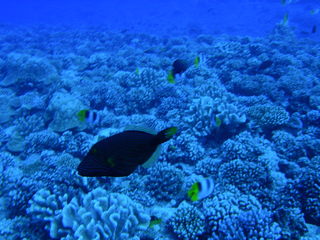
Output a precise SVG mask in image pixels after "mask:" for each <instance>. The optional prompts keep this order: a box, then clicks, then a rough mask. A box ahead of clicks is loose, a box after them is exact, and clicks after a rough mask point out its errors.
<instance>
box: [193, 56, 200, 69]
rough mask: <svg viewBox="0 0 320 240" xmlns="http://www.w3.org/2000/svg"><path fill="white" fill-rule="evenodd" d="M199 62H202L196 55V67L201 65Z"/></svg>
mask: <svg viewBox="0 0 320 240" xmlns="http://www.w3.org/2000/svg"><path fill="white" fill-rule="evenodd" d="M199 63H200V57H198V56H197V57H196V58H195V59H194V65H195V66H196V67H199Z"/></svg>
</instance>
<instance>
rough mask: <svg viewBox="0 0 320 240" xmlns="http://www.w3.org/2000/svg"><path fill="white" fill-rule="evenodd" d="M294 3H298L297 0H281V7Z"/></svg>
mask: <svg viewBox="0 0 320 240" xmlns="http://www.w3.org/2000/svg"><path fill="white" fill-rule="evenodd" d="M296 2H298V0H281V4H282V5H288V4H291V3H296Z"/></svg>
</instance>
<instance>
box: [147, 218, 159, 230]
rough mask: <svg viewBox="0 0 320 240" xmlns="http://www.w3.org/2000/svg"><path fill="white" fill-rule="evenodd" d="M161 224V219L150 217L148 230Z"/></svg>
mask: <svg viewBox="0 0 320 240" xmlns="http://www.w3.org/2000/svg"><path fill="white" fill-rule="evenodd" d="M161 223H162V219H161V218H157V217H155V216H151V219H150V224H149V228H152V227H154V226H156V225H159V224H161Z"/></svg>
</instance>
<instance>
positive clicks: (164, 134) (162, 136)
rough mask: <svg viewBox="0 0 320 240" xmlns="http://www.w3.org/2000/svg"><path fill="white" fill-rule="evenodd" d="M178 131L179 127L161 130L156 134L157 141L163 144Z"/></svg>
mask: <svg viewBox="0 0 320 240" xmlns="http://www.w3.org/2000/svg"><path fill="white" fill-rule="evenodd" d="M177 131H178V128H177V127H170V128H166V129H164V130H162V131H160V132H159V133H158V134H157V136H156V137H157V142H158V143H159V144H161V143H164V142H166V141H169V140H170V139H171V138H172V137H173V135H175V134H176V133H177Z"/></svg>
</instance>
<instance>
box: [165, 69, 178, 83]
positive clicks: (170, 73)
mask: <svg viewBox="0 0 320 240" xmlns="http://www.w3.org/2000/svg"><path fill="white" fill-rule="evenodd" d="M167 80H168V82H169V83H172V84H174V83H176V81H175V80H174V76H173V73H172V71H170V72H169V74H168V77H167Z"/></svg>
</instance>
